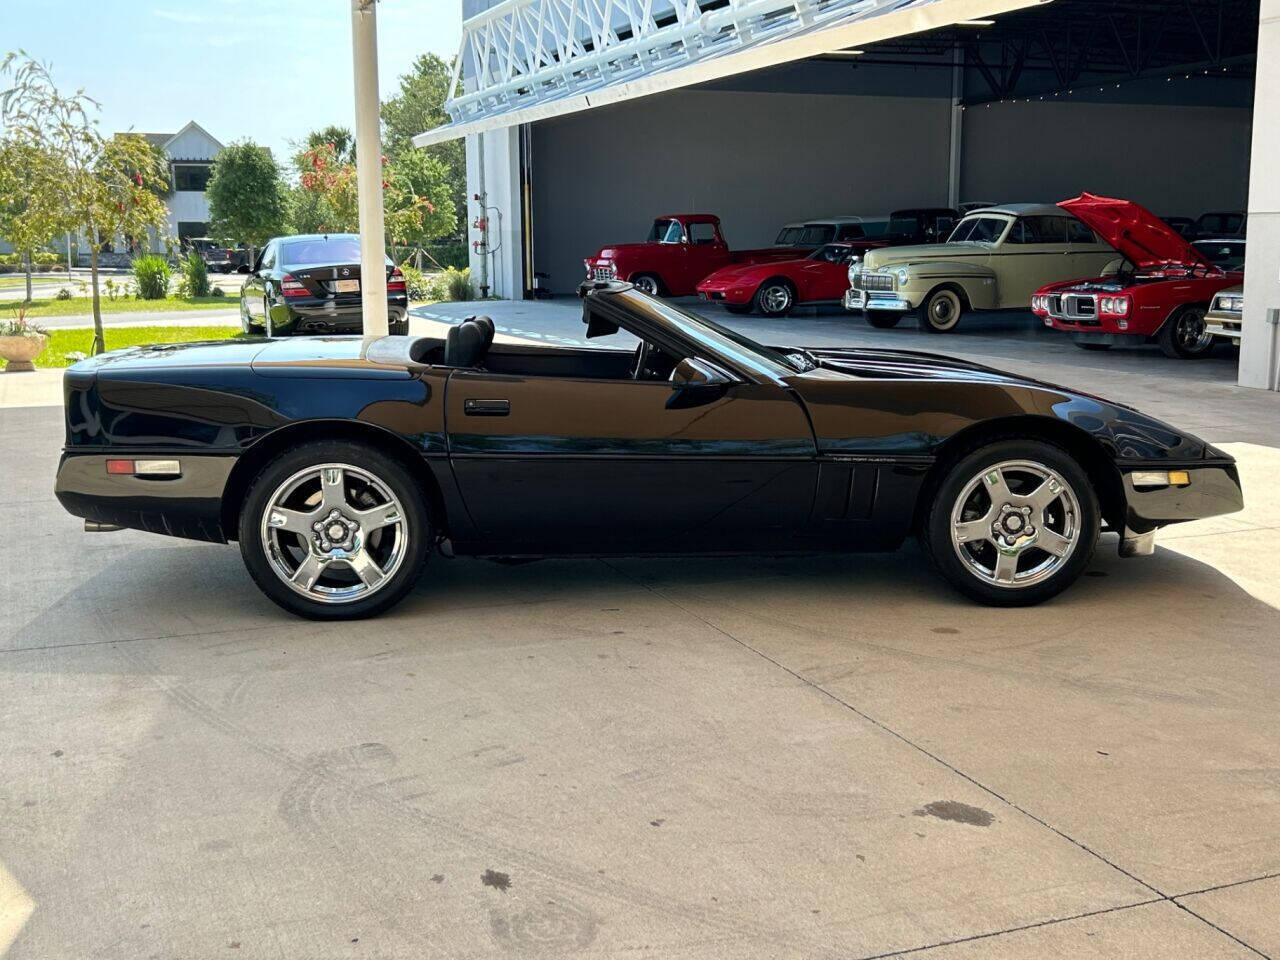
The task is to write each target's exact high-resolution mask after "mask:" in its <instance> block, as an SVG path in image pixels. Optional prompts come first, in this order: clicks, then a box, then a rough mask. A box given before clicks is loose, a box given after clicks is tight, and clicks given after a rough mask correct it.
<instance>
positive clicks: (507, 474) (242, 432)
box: [57, 283, 1243, 618]
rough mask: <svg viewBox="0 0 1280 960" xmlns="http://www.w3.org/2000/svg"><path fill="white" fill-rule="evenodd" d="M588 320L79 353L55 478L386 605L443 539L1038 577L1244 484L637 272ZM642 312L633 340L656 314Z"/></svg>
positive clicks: (1010, 392) (1032, 582)
mask: <svg viewBox="0 0 1280 960" xmlns="http://www.w3.org/2000/svg"><path fill="white" fill-rule="evenodd" d="M582 294H583V319H584V322H585V323H586V324H587V335H588V337H590V338H609V339H614V340H617V339H620V338H626V340H627V341H628V342H630V343H635V346H634V348H633V349H632V348H630V347H629V346H627V347H625V348H624V349H617V348H614V349H599V348H594V347H585V348H567V347H558V346H542V345H534V344H530V345H507V344H494V343H493V325H492V323H491V322H489V321H487V320H486V319H485V318H477V319H472V320H467V321H464V322H463V323H461V324H459V325H458V326H455V327H452V328H450V330H449V332H448V336H447V338H445V339H443V340H441V339H433V338H424V337H416V338H415V337H407V336H395V337H383V338H378V339H373V338H370V339H367V340H365V339H360V338H358V337H332V338H308V339H304V340H296V339H292V340H289V339H286V340H266V339H255V340H241V341H225V342H218V343H196V344H184V345H178V346H173V345H169V346H155V347H139V348H132V349H128V350H120V351H115V352H112V353H107V354H103V355H102V356H99V357H95V358H93V359H91V360H85V361H82V362H80V363H78V364H76V365H75V366H74V367H71V368H70V369H69V370H68V371H67V374H66V382H65V388H66V417H67V445H66V450H65V453H64V455H63V457H62V461H61V464H60V466H59V469H58V479H57V496H58V498H59V500H61V502H62V504H63V505H64V506H65V507H66V508H67V510H69V511H70V512H71V513H73V514H75V515H76V516H80V517H84V518H85V519H86V528H87V529H96V530H101V529H114V528H118V527H134V528H138V529H141V530H149V531H152V532H155V533H164V534H169V535H171V536H178V537H189V538H194V539H200V540H211V541H215V542H225V541H228V540H239V542H240V550H241V553H242V554H243V557H244V561H245V564H246V566H247V567H248V568H249V572H250V573H251V574H252V576H253V578H254V580H255V581H257V583H258V585H259V586H260V587H261V588H262V589H263V591H265V592H266V594H267V595H268V596H269V597H271V599H273V600H274V601H276V602H277V603H278V604H280V605H281V606H282V607H285V608H286V609H288V610H291V611H293V612H295V613H298V614H301V615H303V616H308V617H316V618H346V617H362V616H369V615H371V614H374V613H377V612H379V611H381V610H384V609H386V608H387V607H389V606H391V605H392V604H394V603H395V602H396V601H397V600H399V599H400V598H401V597H403V596H404V595H405V593H406V592H408V591H409V589H410V588H411V587H412V586H413V584H414V582H415V581H416V580H417V579H418V576H419V573H420V572H421V570H422V567H423V564H424V562H425V561H426V559H427V555H428V554H429V553H431V552H432V550H433V548H436V547H437V546H439V547H441V548H442V549H443V550H444V551H445V552H446V553H451V554H472V555H480V556H490V557H522V556H546V555H553V554H558V555H573V554H578V555H608V554H638V553H649V554H675V553H733V552H768V553H783V552H788V551H812V550H884V549H892V548H894V547H896V546H897V545H898V544H899V543H901V541H902V540H903V539H904V538H905V537H906V536H907V535H908V534H910V533H913V532H914V533H917V534H918V535H919V536H920V538H921V540H922V542H923V544H924V547H925V549H926V550H927V552H928V553H929V555H930V556H931V558H932V560H933V562H934V564H935V565H936V566H937V568H938V570H939V571H940V572H941V573H942V575H943V576H944V577H946V579H947V580H949V581H950V582H951V583H952V584H953V585H954V586H955V587H957V588H958V589H959V590H961V591H962V592H963V593H965V594H967V595H968V596H970V597H972V598H974V599H976V600H979V601H982V602H985V603H992V604H1002V605H1015V604H1029V603H1035V602H1038V601H1041V600H1045V599H1047V598H1048V597H1051V596H1053V595H1054V594H1056V593H1058V592H1059V591H1061V590H1062V589H1064V588H1065V587H1066V586H1067V585H1068V584H1070V583H1071V582H1072V581H1073V580H1075V579H1076V577H1077V576H1079V574H1080V573H1081V571H1082V570H1083V569H1084V567H1085V566H1086V564H1087V563H1088V562H1089V558H1090V556H1091V555H1092V553H1093V550H1094V546H1095V543H1096V542H1097V539H1098V535H1099V531H1100V530H1101V529H1103V528H1106V529H1110V530H1113V531H1115V532H1116V533H1118V534H1119V535H1120V551H1121V553H1122V554H1123V555H1126V556H1127V555H1133V554H1141V553H1150V552H1151V550H1152V549H1153V536H1154V531H1155V530H1156V528H1158V527H1161V526H1164V525H1166V524H1170V523H1177V522H1179V521H1183V520H1192V519H1196V518H1199V517H1207V516H1213V515H1215V514H1222V513H1230V512H1232V511H1234V510H1239V509H1240V508H1241V506H1242V503H1243V500H1242V495H1241V490H1240V482H1239V479H1238V476H1237V473H1236V467H1235V463H1234V461H1233V460H1232V459H1231V457H1229V456H1227V455H1226V454H1224V453H1222V452H1221V451H1219V450H1216V449H1214V448H1213V447H1211V446H1209V445H1207V444H1205V443H1204V442H1203V441H1201V440H1198V439H1196V438H1195V437H1192V436H1188V435H1187V434H1185V433H1182V432H1180V431H1178V430H1175V429H1174V428H1172V427H1170V426H1168V425H1166V424H1164V423H1161V422H1160V421H1158V420H1153V419H1151V418H1150V417H1146V416H1143V415H1142V414H1140V413H1138V412H1136V411H1134V410H1132V409H1130V408H1128V407H1124V406H1121V405H1118V404H1113V403H1108V402H1106V401H1104V400H1099V399H1098V398H1096V397H1091V396H1087V395H1084V394H1079V393H1075V392H1073V391H1070V390H1067V389H1064V388H1061V387H1056V386H1050V385H1047V384H1043V383H1038V382H1036V381H1033V380H1027V379H1024V378H1021V377H1017V376H1013V375H1011V374H1006V373H1001V372H999V371H997V370H992V369H989V368H986V367H982V366H979V365H977V364H972V363H966V362H964V361H959V360H952V359H946V358H943V357H938V356H931V355H928V354H920V353H908V352H899V351H888V350H856V349H849V350H803V349H793V348H771V347H765V346H761V345H760V344H757V343H754V342H752V341H750V340H748V339H747V338H745V337H743V336H741V335H740V334H737V333H735V332H733V331H731V330H728V329H726V328H724V327H721V326H719V325H717V324H715V323H713V322H711V321H708V320H705V319H702V318H700V317H698V316H695V315H692V314H689V313H686V312H684V311H683V310H680V309H679V308H677V307H675V306H672V305H671V304H669V303H666V302H665V301H662V300H659V299H656V298H654V297H650V296H648V295H646V294H643V293H640V292H639V291H637V290H634V289H633V288H631V287H630V285H628V284H618V283H614V284H596V285H591V286H587V287H584V289H583V291H582ZM636 341H638V342H636Z"/></svg>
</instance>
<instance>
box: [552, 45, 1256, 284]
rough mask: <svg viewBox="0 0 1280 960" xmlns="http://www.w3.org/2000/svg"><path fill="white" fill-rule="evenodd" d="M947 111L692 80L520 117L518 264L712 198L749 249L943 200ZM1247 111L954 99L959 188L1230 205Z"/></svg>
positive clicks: (558, 258) (571, 255) (1197, 206)
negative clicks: (823, 225) (529, 162)
mask: <svg viewBox="0 0 1280 960" xmlns="http://www.w3.org/2000/svg"><path fill="white" fill-rule="evenodd" d="M869 74H870V71H867V72H865V73H864V74H863V76H864V77H865V76H868V75H869ZM827 79H828V80H829V79H830V78H829V77H828V78H827ZM949 112H950V102H949V101H948V100H947V99H945V98H942V97H902V96H896V97H895V96H879V95H877V96H854V95H837V94H813V93H775V92H749V91H743V90H724V89H706V88H699V89H691V90H680V91H675V92H673V93H667V94H660V95H656V96H651V97H643V98H641V99H638V100H633V101H630V102H627V103H623V104H618V105H615V106H609V107H602V108H599V109H596V110H590V111H587V112H585V113H579V114H574V115H571V116H567V117H561V118H558V119H554V120H547V121H542V122H540V123H536V124H534V127H533V138H532V139H533V143H532V159H533V236H534V261H535V265H536V268H537V269H538V270H539V271H542V272H545V273H549V274H550V275H551V289H552V290H553V291H555V292H556V293H569V292H571V291H572V290H573V289H574V288H575V287H576V285H577V284H578V282H579V281H580V280H581V279H582V277H583V269H582V258H583V257H584V256H587V255H589V254H591V253H593V252H594V251H595V250H596V248H598V247H599V246H601V245H602V244H604V243H609V242H622V241H629V240H640V239H642V238H643V236H644V234H645V232H646V231H647V229H648V225H649V222H650V220H651V219H652V218H653V217H654V216H655V215H657V214H662V213H676V212H709V213H715V214H718V215H719V216H720V217H721V218H722V219H723V221H724V230H725V235H726V237H727V238H728V240H729V243H730V244H731V245H733V246H736V247H753V246H762V245H766V244H768V243H769V242H771V241H772V239H773V237H774V235H775V233H776V232H777V229H778V226H779V225H780V224H782V223H784V222H786V221H789V220H801V219H805V218H812V217H820V216H824V215H826V216H830V215H838V214H868V213H869V214H875V213H887V212H888V211H889V210H891V209H893V208H895V207H905V206H927V205H935V204H936V205H943V204H945V203H946V198H947V154H948V142H947V139H948V131H949ZM1251 117H1252V113H1251V111H1250V110H1248V109H1240V108H1232V107H1203V106H1194V107H1192V106H1168V105H1150V104H1132V103H1131V104H1114V103H1090V102H1081V103H1040V102H1038V101H1037V102H1035V103H1031V104H1027V103H1019V104H1012V103H1010V104H995V105H993V106H991V107H990V108H987V107H970V108H969V109H967V110H966V111H965V113H964V164H963V172H962V177H961V199H965V200H991V201H996V202H1002V201H1003V202H1013V201H1019V200H1058V199H1062V198H1064V197H1068V196H1073V195H1075V194H1076V193H1079V192H1080V191H1081V190H1089V191H1092V192H1095V193H1102V194H1109V195H1112V196H1120V197H1127V198H1130V199H1133V200H1136V201H1138V202H1139V203H1142V204H1144V205H1145V206H1148V207H1151V208H1152V209H1154V210H1156V211H1157V212H1158V213H1161V214H1163V215H1166V216H1169V215H1179V216H1192V217H1194V216H1197V215H1199V214H1200V213H1203V212H1205V211H1206V210H1211V209H1243V208H1244V206H1245V200H1246V193H1247V187H1248V162H1249V142H1250V122H1251Z"/></svg>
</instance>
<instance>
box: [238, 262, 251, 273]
mask: <svg viewBox="0 0 1280 960" xmlns="http://www.w3.org/2000/svg"><path fill="white" fill-rule="evenodd" d="M248 272H249V265H248V264H247V263H242V264H240V266H238V267H236V273H248Z"/></svg>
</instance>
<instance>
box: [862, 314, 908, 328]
mask: <svg viewBox="0 0 1280 960" xmlns="http://www.w3.org/2000/svg"><path fill="white" fill-rule="evenodd" d="M901 320H902V314H900V313H890V312H889V311H888V310H868V311H867V323H869V324H871V325H872V326H873V327H875V328H876V329H877V330H889V329H891V328H893V327H896V326H897V325H898V323H899V322H900V321H901Z"/></svg>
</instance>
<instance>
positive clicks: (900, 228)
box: [885, 216, 920, 237]
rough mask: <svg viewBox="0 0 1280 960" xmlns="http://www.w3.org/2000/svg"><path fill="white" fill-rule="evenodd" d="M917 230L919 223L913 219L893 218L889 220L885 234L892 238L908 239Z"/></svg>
mask: <svg viewBox="0 0 1280 960" xmlns="http://www.w3.org/2000/svg"><path fill="white" fill-rule="evenodd" d="M919 229H920V222H919V221H918V220H917V219H916V218H915V217H899V216H894V217H890V218H889V226H888V228H887V229H886V230H885V232H886V233H887V234H889V235H890V236H893V237H910V236H914V235H915V233H916V231H917V230H919Z"/></svg>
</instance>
